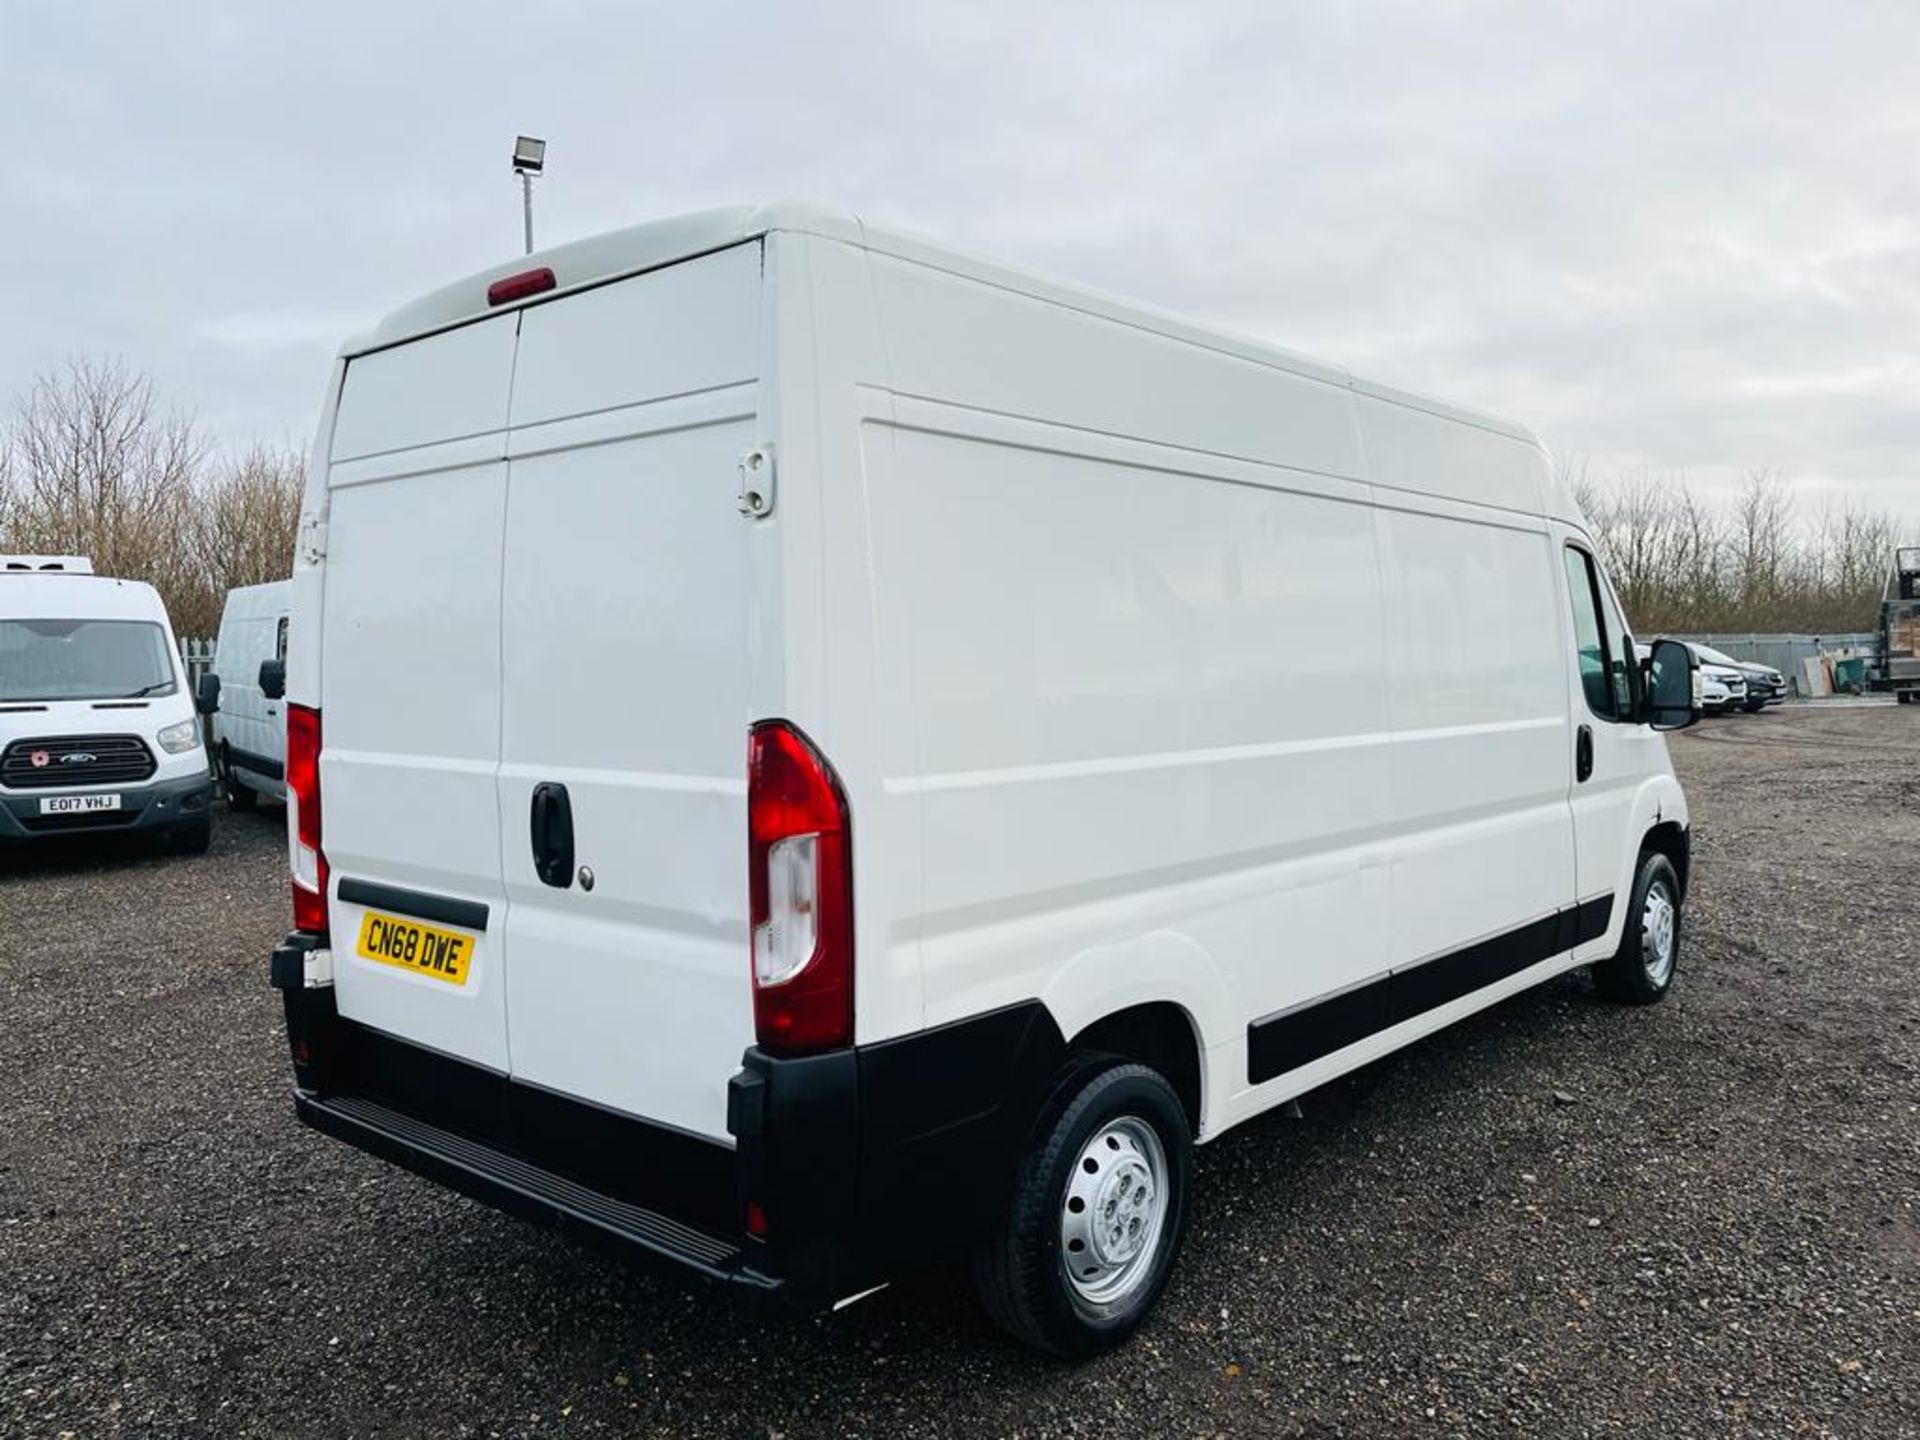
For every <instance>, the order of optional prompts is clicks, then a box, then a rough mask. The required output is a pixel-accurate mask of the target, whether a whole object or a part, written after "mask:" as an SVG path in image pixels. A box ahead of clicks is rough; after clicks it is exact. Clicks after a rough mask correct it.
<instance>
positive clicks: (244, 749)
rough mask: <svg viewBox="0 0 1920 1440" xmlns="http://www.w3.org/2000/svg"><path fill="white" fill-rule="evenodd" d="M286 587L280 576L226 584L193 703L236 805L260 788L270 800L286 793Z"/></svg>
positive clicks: (248, 803)
mask: <svg viewBox="0 0 1920 1440" xmlns="http://www.w3.org/2000/svg"><path fill="white" fill-rule="evenodd" d="M290 591H291V587H290V585H289V584H288V582H287V581H285V580H275V581H270V582H269V583H267V584H265V585H244V586H241V587H239V588H238V589H234V590H229V591H228V592H227V603H226V605H225V607H224V608H222V610H221V612H220V637H219V639H218V640H217V641H216V642H215V644H214V652H213V668H212V669H211V670H210V671H208V672H207V674H208V675H210V676H214V677H217V683H215V684H212V685H209V684H208V683H207V677H206V676H203V677H202V678H201V708H202V709H203V710H206V711H209V713H211V715H212V722H211V728H212V737H213V738H212V745H213V763H214V771H215V773H216V774H217V775H218V776H219V777H220V783H221V788H222V789H223V790H224V791H225V792H226V796H227V803H228V804H229V805H231V806H232V807H233V808H234V809H236V810H245V809H249V808H251V807H252V805H253V804H254V802H255V801H256V800H257V799H258V798H259V797H260V796H262V795H265V796H267V797H268V798H270V799H274V800H278V799H281V798H283V797H284V796H285V794H286V763H287V722H286V716H285V714H284V713H283V708H284V705H285V700H284V699H283V698H282V697H283V696H284V694H285V663H286V658H287V605H288V599H289V595H290ZM263 666H264V667H265V675H264V679H265V681H266V685H265V686H264V688H263V686H262V683H261V682H262V679H263V675H262V667H263ZM269 691H271V692H272V693H268V692H269Z"/></svg>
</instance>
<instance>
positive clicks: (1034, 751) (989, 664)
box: [868, 257, 1389, 1074]
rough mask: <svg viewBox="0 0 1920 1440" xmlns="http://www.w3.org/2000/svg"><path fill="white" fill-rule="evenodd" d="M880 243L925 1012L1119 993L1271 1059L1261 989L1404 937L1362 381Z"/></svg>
mask: <svg viewBox="0 0 1920 1440" xmlns="http://www.w3.org/2000/svg"><path fill="white" fill-rule="evenodd" d="M874 265H875V275H876V284H877V287H878V291H879V295H880V300H881V307H882V317H883V322H884V329H885V335H886V343H887V348H888V354H889V361H890V364H891V365H892V367H893V371H892V373H893V375H894V378H895V381H896V386H897V389H898V391H899V392H900V393H897V394H896V396H895V400H894V408H895V413H896V422H897V423H896V425H895V426H894V427H892V428H891V429H890V430H888V429H887V428H885V427H878V426H874V427H870V429H869V443H868V451H869V454H876V453H878V452H879V450H880V448H881V447H882V446H885V447H888V448H889V449H890V452H891V463H892V467H893V484H891V485H890V486H888V487H886V489H885V490H884V491H882V490H880V489H878V488H876V489H875V491H874V492H873V493H872V496H871V505H872V524H873V527H874V533H875V535H876V537H877V538H876V542H875V543H876V548H877V550H878V551H879V553H880V557H881V558H880V560H879V563H878V565H877V567H876V571H875V580H874V583H875V585H876V590H877V594H876V599H875V610H876V612H877V613H879V614H881V615H887V614H899V613H902V612H904V613H905V615H906V616H908V617H909V623H910V625H911V635H910V644H909V643H908V642H907V641H906V640H905V639H902V638H894V639H892V640H891V641H890V643H892V644H894V645H895V646H897V647H899V648H901V649H902V651H903V654H902V656H901V657H900V658H901V659H903V660H904V658H905V653H904V652H906V651H910V654H911V665H912V669H911V672H910V674H911V681H910V684H911V687H912V695H913V707H912V715H913V726H914V730H915V735H916V743H917V747H918V754H917V767H916V769H915V770H914V771H913V772H911V773H909V774H903V775H897V776H895V777H894V779H893V781H892V784H893V785H894V787H895V788H896V789H897V790H901V791H905V792H909V793H914V794H917V795H918V796H919V798H920V801H921V804H922V807H923V815H924V819H923V830H922V834H923V841H922V847H923V848H922V860H923V869H924V879H923V887H924V901H923V905H924V913H923V918H922V943H921V954H922V962H923V972H924V988H925V997H926V1023H927V1024H928V1025H930V1026H931V1025H938V1024H941V1023H944V1022H947V1021H951V1020H955V1019H958V1018H961V1017H964V1016H967V1015H971V1014H978V1013H980V1012H982V1011H986V1010H990V1009H992V1008H993V1007H995V1006H997V1005H1005V1004H1012V1003H1016V1002H1018V1001H1021V1000H1027V999H1033V998H1041V999H1043V1000H1044V1001H1045V1002H1046V1004H1047V1005H1048V1008H1049V1009H1050V1010H1051V1011H1052V1012H1053V1013H1054V1015H1055V1018H1056V1019H1057V1020H1058V1021H1059V1022H1060V1024H1061V1026H1062V1028H1063V1030H1065V1031H1067V1033H1068V1034H1069V1035H1070V1034H1071V1033H1072V1031H1073V1030H1074V1029H1075V1028H1078V1027H1079V1026H1080V1025H1082V1024H1084V1023H1085V1022H1087V1021H1090V1020H1092V1019H1095V1018H1098V1016H1099V1015H1100V1014H1102V1013H1105V1011H1104V1009H1103V1008H1102V1007H1109V1006H1116V1005H1117V1004H1119V1003H1126V996H1125V995H1124V994H1122V993H1121V991H1122V989H1124V990H1127V991H1129V992H1137V998H1140V999H1153V998H1159V999H1171V1000H1173V1001H1174V1002H1175V1003H1177V1004H1179V1005H1180V1006H1181V1007H1182V1008H1183V1009H1184V1010H1185V1011H1186V1012H1187V1013H1188V1015H1189V1018H1190V1019H1191V1021H1192V1022H1193V1024H1194V1026H1195V1027H1196V1030H1197V1032H1198V1034H1199V1036H1200V1038H1201V1041H1202V1043H1203V1044H1204V1045H1206V1046H1208V1047H1212V1048H1221V1049H1224V1050H1226V1051H1227V1052H1229V1053H1230V1054H1232V1055H1238V1056H1243V1055H1244V1047H1245V1022H1246V1018H1247V1017H1248V1016H1250V1015H1258V1014H1263V1013H1267V1012H1269V1011H1273V1010H1280V1009H1284V1008H1286V1007H1288V1006H1291V1005H1294V1004H1298V1003H1301V1002H1303V1001H1305V1000H1307V999H1309V998H1311V997H1314V996H1317V995H1320V994H1322V993H1324V992H1326V991H1329V990H1334V989H1338V988H1341V987H1342V986H1345V985H1348V984H1352V983H1355V982H1358V981H1360V980H1364V979H1366V978H1368V977H1369V976H1372V975H1374V974H1377V973H1379V972H1380V971H1382V970H1384V968H1385V966H1386V963H1387V961H1386V953H1387V929H1386V923H1387V910H1386V900H1387V865H1386V860H1387V850H1386V845H1385V841H1386V839H1387V831H1386V828H1385V827H1386V821H1387V819H1388V815H1387V811H1386V802H1387V790H1386V783H1385V773H1386V772H1385V766H1384V763H1383V761H1384V757H1385V753H1386V750H1387V747H1388V741H1389V735H1388V730H1389V724H1388V719H1389V717H1388V708H1387V679H1386V676H1385V674H1384V672H1383V669H1382V667H1381V666H1380V665H1379V664H1378V661H1377V657H1378V655H1379V649H1380V644H1381V625H1382V617H1381V602H1380V587H1379V576H1378V570H1377V563H1376V557H1375V538H1374V532H1373V520H1372V513H1371V510H1370V508H1369V503H1368V502H1369V500H1370V492H1369V490H1368V488H1367V487H1366V486H1365V485H1363V484H1358V483H1355V482H1354V481H1351V480H1348V479H1345V478H1343V477H1342V475H1341V474H1340V473H1338V472H1341V471H1352V470H1357V469H1358V468H1359V467H1360V453H1359V444H1358V437H1357V432H1356V431H1355V428H1354V425H1353V421H1352V414H1351V405H1350V396H1349V395H1348V392H1347V391H1346V390H1345V388H1344V387H1343V386H1340V385H1337V384H1330V383H1327V382H1324V381H1321V380H1315V379H1311V378H1307V377H1303V376H1300V375H1296V374H1292V373H1289V372H1286V371H1283V370H1278V369H1272V368H1268V367H1263V366H1260V365H1258V364H1255V363H1252V362H1250V361H1246V360H1243V359H1240V358H1237V357H1233V356H1228V355H1224V354H1221V353H1219V352H1216V351H1211V350H1207V349H1205V348H1202V347H1199V346H1195V345H1191V344H1187V343H1185V342H1182V341H1178V340H1174V339H1170V338H1168V337H1166V336H1163V335H1158V334H1154V333H1151V332H1148V331H1145V330H1139V329H1135V328H1133V327H1129V326H1125V325H1121V324H1117V323H1114V322H1111V321H1107V320H1103V319H1098V318H1095V317H1092V316H1087V315H1083V314H1079V313H1076V312H1074V311H1070V310H1067V309H1065V308H1063V307H1059V306H1048V305H1045V304H1042V303H1040V302H1036V301H1032V300H1029V299H1027V298H1026V297H1022V296H1016V295H1012V294H1009V293H1007V292H1001V291H996V290H994V289H992V288H991V287H987V286H984V285H979V284H977V283H975V282H972V281H965V280H961V279H959V278H957V277H954V276H950V275H945V274H941V273H939V272H934V271H925V272H924V273H918V274H909V273H908V271H909V269H910V268H911V267H905V266H902V265H901V264H900V263H899V262H897V261H888V260H883V259H881V258H879V257H876V259H875V261H874ZM983 334H991V335H993V336H995V337H996V339H995V343H994V345H993V347H992V350H991V353H988V352H986V351H983V350H982V349H981V347H980V346H979V344H978V342H977V337H978V336H979V335H983ZM1029 417H1041V418H1039V419H1034V418H1029ZM1234 457H1259V460H1258V461H1255V460H1252V459H1248V458H1234ZM1283 464H1288V465H1290V466H1291V467H1292V468H1283ZM889 552H891V554H892V555H893V556H895V557H911V560H910V562H908V561H905V560H902V559H900V558H896V559H895V560H894V562H893V564H891V565H889V564H888V561H887V556H888V554H889ZM883 638H885V637H883ZM907 673H908V672H906V671H905V669H904V666H903V667H902V671H901V674H902V676H903V679H902V680H900V681H897V682H896V683H909V682H907V681H905V679H904V676H905V675H906V674H907ZM1122 976H1124V977H1125V985H1124V986H1123V987H1118V988H1116V984H1115V982H1116V981H1117V980H1118V979H1119V978H1120V977H1122ZM1239 1068H1240V1070H1241V1073H1243V1074H1244V1061H1241V1063H1240V1065H1239ZM1231 1069H1232V1067H1231V1066H1228V1067H1226V1071H1227V1072H1229V1073H1230V1071H1231Z"/></svg>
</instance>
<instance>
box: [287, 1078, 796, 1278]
mask: <svg viewBox="0 0 1920 1440" xmlns="http://www.w3.org/2000/svg"><path fill="white" fill-rule="evenodd" d="M294 1108H295V1109H296V1111H297V1112H298V1113H299V1116H300V1118H301V1119H302V1120H304V1121H305V1122H306V1123H307V1124H308V1125H311V1126H312V1127H313V1128H314V1129H315V1130H318V1131H320V1132H321V1133H322V1134H326V1135H331V1136H333V1137H334V1138H335V1139H337V1140H344V1141H346V1142H347V1143H348V1144H349V1145H353V1146H355V1147H357V1148H359V1149H361V1150H365V1151H366V1152H367V1153H369V1154H371V1155H378V1156H379V1157H380V1158H381V1159H383V1160H388V1161H391V1162H392V1163H393V1164H395V1165H398V1166H400V1167H402V1168H403V1169H406V1170H411V1171H413V1172H414V1173H415V1174H416V1175H423V1176H425V1177H426V1178H427V1179H429V1180H435V1181H438V1182H439V1183H440V1184H442V1185H445V1186H447V1187H448V1188H449V1189H452V1190H457V1191H459V1192H460V1193H461V1194H463V1195H469V1196H472V1197H473V1198H474V1199H476V1200H479V1201H482V1202H484V1203H486V1204H488V1205H491V1206H493V1207H494V1208H495V1209H497V1210H503V1211H505V1212H506V1213H508V1214H510V1215H516V1216H518V1217H520V1218H521V1219H523V1220H530V1221H532V1222H533V1223H534V1224H537V1225H544V1226H546V1227H548V1228H549V1229H554V1230H558V1231H560V1232H561V1233H563V1234H565V1235H567V1236H569V1237H570V1238H573V1239H575V1240H579V1241H581V1242H583V1243H585V1244H588V1245H592V1246H594V1247H595V1248H597V1249H601V1250H605V1251H609V1252H611V1253H613V1254H616V1255H619V1256H621V1257H623V1258H626V1259H631V1260H638V1261H642V1262H653V1263H657V1264H659V1265H662V1266H666V1267H669V1268H681V1269H686V1270H692V1271H695V1272H697V1273H698V1274H700V1275H702V1276H704V1277H706V1278H707V1279H710V1280H721V1281H725V1282H727V1283H729V1284H730V1285H732V1286H734V1287H735V1288H736V1289H737V1290H738V1291H739V1292H740V1293H741V1295H742V1296H743V1297H745V1298H747V1299H749V1300H751V1301H770V1300H773V1299H775V1298H776V1297H778V1296H780V1295H781V1294H782V1292H783V1291H785V1290H786V1289H787V1288H788V1287H787V1286H786V1285H785V1283H784V1282H782V1281H780V1280H776V1279H773V1278H771V1277H769V1276H765V1275H759V1274H756V1273H755V1272H754V1271H752V1270H750V1269H747V1268H746V1267H745V1266H744V1265H743V1263H742V1256H741V1248H740V1244H739V1242H738V1240H737V1239H729V1238H728V1237H727V1236H725V1235H719V1234H714V1233H711V1232H709V1231H706V1230H702V1229H700V1228H698V1227H696V1226H693V1225H688V1224H684V1223H682V1222H681V1221H678V1220H675V1219H674V1218H673V1217H672V1216H669V1215H665V1214H662V1213H660V1212H659V1211H657V1210H649V1209H647V1208H646V1207H645V1206H641V1205H635V1204H631V1203H628V1202H625V1201H622V1200H619V1199H616V1198H614V1197H612V1196H609V1195H605V1194H602V1193H600V1192H599V1191H596V1190H593V1189H591V1188H589V1187H587V1186H585V1185H581V1184H578V1183H576V1182H573V1181H570V1180H567V1179H566V1178H564V1177H563V1176H561V1175H558V1174H555V1173H554V1172H552V1171H549V1170H545V1169H542V1168H541V1167H539V1166H537V1165H533V1164H529V1163H528V1162H527V1161H525V1160H523V1159H521V1158H520V1157H518V1156H516V1155H513V1154H510V1153H508V1152H507V1151H504V1150H500V1149H498V1148H496V1147H494V1146H492V1145H488V1144H485V1143H484V1142H480V1141H476V1140H473V1139H470V1138H468V1137H466V1136H464V1135H460V1134H458V1133H456V1132H454V1131H451V1130H447V1129H445V1128H443V1127H441V1126H438V1125H433V1124H430V1123H428V1122H426V1121H423V1120H420V1119H417V1118H415V1117H414V1116H411V1115H408V1114H406V1113H405V1112H403V1111H400V1110H396V1109H394V1108H392V1107H391V1106H389V1105H385V1104H383V1103H381V1102H379V1101H377V1100H373V1099H370V1098H368V1097H366V1096H361V1095H341V1096H335V1097H332V1098H328V1099H322V1098H321V1097H320V1096H318V1095H315V1094H311V1093H309V1092H307V1091H301V1090H296V1091H295V1092H294Z"/></svg>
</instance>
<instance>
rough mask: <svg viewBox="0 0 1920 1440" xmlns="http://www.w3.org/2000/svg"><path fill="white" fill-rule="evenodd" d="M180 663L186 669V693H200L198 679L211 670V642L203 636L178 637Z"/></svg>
mask: <svg viewBox="0 0 1920 1440" xmlns="http://www.w3.org/2000/svg"><path fill="white" fill-rule="evenodd" d="M180 663H181V664H182V665H184V666H186V667H187V693H188V694H189V695H197V694H198V693H199V692H200V677H201V676H202V675H204V674H206V673H207V671H209V670H211V669H212V668H213V641H212V640H211V639H210V638H208V637H205V636H193V635H182V636H181V637H180Z"/></svg>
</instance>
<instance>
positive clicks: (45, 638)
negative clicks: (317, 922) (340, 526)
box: [0, 555, 213, 852]
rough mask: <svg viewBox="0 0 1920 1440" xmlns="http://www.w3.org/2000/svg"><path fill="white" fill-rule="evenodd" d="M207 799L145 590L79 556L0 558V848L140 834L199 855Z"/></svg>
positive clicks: (188, 723) (169, 634) (177, 683)
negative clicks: (63, 837)
mask: <svg viewBox="0 0 1920 1440" xmlns="http://www.w3.org/2000/svg"><path fill="white" fill-rule="evenodd" d="M212 795H213V782H212V780H211V778H210V777H209V776H208V774H207V752H206V750H205V749H204V748H203V747H202V746H201V744H200V722H199V720H198V719H197V718H195V716H194V713H193V702H192V700H191V699H190V698H189V697H188V695H187V687H186V677H185V674H184V672H183V671H182V669H181V666H180V652H179V648H178V646H177V645H176V644H175V642H174V638H173V626H172V625H171V624H170V623H169V622H168V620H167V610H166V606H165V605H163V604H162V603H161V601H160V596H159V594H158V593H157V592H156V591H155V590H154V588H153V587H152V586H151V585H143V584H141V583H140V582H139V581H137V580H113V579H109V578H107V577H106V576H104V575H95V574H94V573H93V566H92V565H91V564H90V563H89V562H88V561H87V560H86V559H84V558H82V557H79V556H68V555H0V848H4V847H5V846H7V845H9V844H14V843H19V842H24V841H29V840H38V839H43V838H45V837H47V836H50V835H73V834H108V833H114V832H124V831H145V832H149V833H152V834H153V835H155V836H156V837H157V838H160V839H163V840H166V841H169V842H171V844H172V845H173V846H174V848H176V849H178V850H183V851H189V852H199V851H203V850H205V849H206V848H207V842H208V838H209V835H210V831H209V829H208V826H209V825H210V823H211V812H210V810H209V808H208V807H209V802H210V801H211V799H212Z"/></svg>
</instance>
